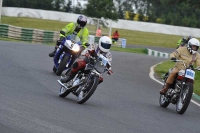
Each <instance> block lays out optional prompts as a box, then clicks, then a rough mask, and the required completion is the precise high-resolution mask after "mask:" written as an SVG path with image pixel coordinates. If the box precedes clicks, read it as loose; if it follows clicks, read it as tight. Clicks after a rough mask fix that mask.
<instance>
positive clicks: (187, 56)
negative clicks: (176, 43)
mask: <svg viewBox="0 0 200 133" xmlns="http://www.w3.org/2000/svg"><path fill="white" fill-rule="evenodd" d="M199 46H200V42H199V40H197V39H196V38H191V39H190V40H189V41H188V45H187V47H179V48H178V49H176V50H175V51H174V52H173V53H171V54H170V59H171V60H174V61H175V60H176V59H179V60H183V61H184V62H185V63H186V66H187V67H188V66H189V65H190V64H192V65H193V64H194V63H195V64H196V66H197V67H199V66H200V54H199V53H198V52H197V51H198V49H199ZM180 70H185V67H184V66H183V64H181V63H180V62H177V63H176V64H175V66H174V68H173V69H172V72H171V73H170V75H169V77H168V78H167V80H166V85H165V87H164V88H163V89H162V90H160V94H165V93H166V92H167V90H168V89H169V86H170V85H171V84H172V83H173V81H174V79H175V77H176V74H177V73H178V72H179V71H180Z"/></svg>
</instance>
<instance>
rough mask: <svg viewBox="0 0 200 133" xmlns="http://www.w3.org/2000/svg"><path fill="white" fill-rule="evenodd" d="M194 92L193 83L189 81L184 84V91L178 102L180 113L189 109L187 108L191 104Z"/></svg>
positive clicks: (177, 108)
mask: <svg viewBox="0 0 200 133" xmlns="http://www.w3.org/2000/svg"><path fill="white" fill-rule="evenodd" d="M192 94H193V84H192V83H188V84H186V85H184V87H183V89H182V93H181V94H180V96H179V97H178V101H177V103H176V112H177V113H178V114H183V113H185V111H186V110H187V108H188V106H189V104H190V100H191V98H192Z"/></svg>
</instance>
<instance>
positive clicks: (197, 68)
mask: <svg viewBox="0 0 200 133" xmlns="http://www.w3.org/2000/svg"><path fill="white" fill-rule="evenodd" d="M173 61H175V62H182V64H183V65H184V67H185V69H186V68H187V67H186V65H185V62H184V61H183V60H173ZM193 69H194V70H199V71H200V66H199V67H196V68H193Z"/></svg>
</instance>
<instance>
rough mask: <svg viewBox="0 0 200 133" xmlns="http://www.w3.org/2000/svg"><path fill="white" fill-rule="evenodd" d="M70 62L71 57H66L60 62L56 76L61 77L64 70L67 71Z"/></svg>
mask: <svg viewBox="0 0 200 133" xmlns="http://www.w3.org/2000/svg"><path fill="white" fill-rule="evenodd" d="M68 61H69V56H64V57H63V59H62V61H61V62H60V64H59V66H58V69H57V71H56V75H58V76H60V75H61V73H62V72H63V70H64V69H65V67H66V65H67V62H68Z"/></svg>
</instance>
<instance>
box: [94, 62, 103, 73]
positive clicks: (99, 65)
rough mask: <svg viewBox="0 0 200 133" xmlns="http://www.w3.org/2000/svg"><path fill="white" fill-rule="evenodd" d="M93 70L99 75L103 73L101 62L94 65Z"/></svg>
mask: <svg viewBox="0 0 200 133" xmlns="http://www.w3.org/2000/svg"><path fill="white" fill-rule="evenodd" d="M94 68H95V69H96V70H97V71H98V72H99V73H103V72H105V66H104V64H103V62H101V61H99V62H97V63H96V64H95V66H94Z"/></svg>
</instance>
